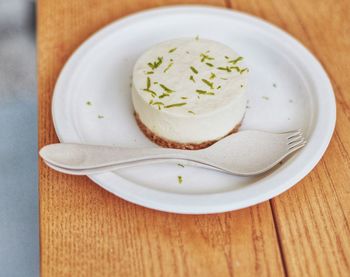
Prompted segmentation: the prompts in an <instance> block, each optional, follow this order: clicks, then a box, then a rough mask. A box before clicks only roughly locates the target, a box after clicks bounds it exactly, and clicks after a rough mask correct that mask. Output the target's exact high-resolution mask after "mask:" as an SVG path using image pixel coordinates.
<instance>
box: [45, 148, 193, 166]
mask: <svg viewBox="0 0 350 277" xmlns="http://www.w3.org/2000/svg"><path fill="white" fill-rule="evenodd" d="M191 152H192V151H187V150H178V149H167V148H123V147H111V146H100V145H86V144H73V143H58V144H50V145H47V146H45V147H43V148H42V149H41V150H40V156H41V157H42V158H43V159H44V160H45V161H47V162H49V163H50V164H52V165H55V166H59V167H63V168H66V169H74V170H81V169H92V168H97V167H103V166H110V165H117V164H122V163H130V162H136V161H142V160H148V159H162V158H166V159H180V160H195V158H194V157H193V156H194V155H192V154H190V153H191ZM196 152H197V151H196Z"/></svg>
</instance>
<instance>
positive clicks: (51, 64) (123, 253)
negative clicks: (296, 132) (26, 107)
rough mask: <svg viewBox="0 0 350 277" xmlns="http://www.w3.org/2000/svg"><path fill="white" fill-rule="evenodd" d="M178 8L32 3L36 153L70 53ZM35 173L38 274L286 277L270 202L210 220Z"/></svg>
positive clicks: (84, 1)
mask: <svg viewBox="0 0 350 277" xmlns="http://www.w3.org/2000/svg"><path fill="white" fill-rule="evenodd" d="M180 2H181V1H161V0H158V1H155V0H153V1H142V0H138V1H136V0H133V1H131V0H130V1H129V0H128V1H127V0H124V1H118V0H114V1H110V0H104V1H101V0H98V1H97V0H75V1H70V0H61V1H54V0H51V1H44V0H41V1H39V5H38V6H39V7H38V62H39V70H38V83H39V84H38V85H39V146H40V147H41V146H43V145H45V144H48V143H53V142H57V137H56V135H55V132H54V129H53V125H52V120H51V96H52V92H53V88H54V84H55V81H56V79H57V76H58V74H59V71H60V70H61V68H62V66H63V64H64V63H65V62H66V60H67V59H68V57H69V55H70V54H71V53H72V52H73V50H74V49H75V48H77V46H78V45H79V44H80V43H82V42H83V41H84V40H85V39H86V38H87V37H88V36H90V35H91V34H92V33H93V32H95V31H96V30H98V29H99V28H101V27H103V26H104V25H105V24H107V23H109V22H111V21H113V20H115V19H117V18H119V17H121V16H124V15H126V14H129V13H131V12H135V11H137V10H141V9H145V8H149V7H154V6H160V5H166V4H175V3H180ZM183 2H187V1H183ZM201 3H207V4H212V5H218V6H224V4H225V3H224V1H220V0H217V1H215V0H212V1H210V0H209V1H202V2H201ZM39 167H40V228H41V233H40V240H41V272H42V276H82V275H83V276H233V275H236V276H242V275H245V276H264V275H265V276H266V275H271V276H282V275H284V272H283V266H282V262H281V256H280V252H279V248H278V243H277V236H276V232H275V227H274V223H273V218H272V213H271V208H270V205H269V202H265V203H263V204H261V205H258V206H255V207H252V208H249V209H244V210H241V211H236V212H231V213H225V214H218V215H210V216H209V215H208V216H185V215H174V214H167V213H162V212H157V211H153V210H149V209H145V208H142V207H139V206H136V205H133V204H130V203H128V202H126V201H123V200H121V199H119V198H118V197H115V196H113V195H111V194H110V193H108V192H106V191H104V190H103V189H101V188H99V187H98V186H97V185H95V184H94V183H92V182H91V181H90V180H89V179H88V178H85V177H74V176H67V175H63V174H59V173H57V172H54V171H52V170H50V169H48V168H47V167H46V166H45V165H44V164H43V163H42V162H41V161H40V165H39Z"/></svg>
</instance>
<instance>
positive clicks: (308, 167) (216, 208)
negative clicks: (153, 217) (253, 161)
mask: <svg viewBox="0 0 350 277" xmlns="http://www.w3.org/2000/svg"><path fill="white" fill-rule="evenodd" d="M164 13H201V14H203V13H206V14H212V15H220V16H226V17H227V16H230V17H233V18H235V17H236V19H240V20H245V21H249V22H250V23H253V24H257V25H262V27H264V28H265V29H266V28H267V29H270V31H271V32H273V33H277V34H279V35H280V36H282V37H284V38H285V39H286V40H287V41H288V44H290V43H292V45H293V44H294V46H296V47H298V48H299V50H300V51H302V52H304V53H303V54H304V55H306V56H308V59H309V62H311V65H310V67H311V66H312V67H313V69H314V70H315V71H316V72H317V74H318V75H320V76H322V79H321V81H322V87H323V89H324V90H326V91H327V93H326V94H325V95H326V97H325V98H326V99H322V100H323V101H322V103H318V108H319V107H320V106H321V110H322V111H324V110H328V111H327V112H328V116H327V117H323V121H325V123H327V124H324V122H323V124H322V125H323V126H322V130H323V131H322V132H320V126H319V125H320V122H319V121H315V127H314V130H313V132H316V131H318V133H319V135H322V136H321V138H322V139H321V140H320V141H319V143H318V145H317V146H318V147H317V149H314V152H313V155H312V156H311V157H309V160H307V161H306V162H304V163H303V164H302V168H300V169H299V171H298V172H295V174H294V175H293V176H289V177H288V176H284V175H285V174H284V175H283V174H281V173H284V172H285V171H288V170H287V169H288V168H285V169H283V170H281V172H279V174H277V177H283V178H282V179H281V178H279V179H280V181H283V185H276V187H274V188H272V189H270V190H268V191H265V192H264V193H257V195H255V196H254V197H250V198H249V199H248V200H247V199H246V200H241V199H239V201H238V202H235V201H233V203H229V204H228V203H226V202H225V203H221V202H220V201H219V200H220V197H222V194H225V195H228V194H230V193H231V194H232V193H235V191H233V192H232V191H230V192H220V193H212V194H210V195H209V196H210V198H211V200H210V201H214V202H213V203H214V204H212V205H205V203H206V202H208V201H204V202H203V200H208V195H205V199H202V198H203V195H196V194H191V195H190V194H180V197H181V199H178V194H175V196H174V193H168V192H164V191H158V190H156V189H151V188H147V187H144V186H141V185H138V184H136V183H134V182H132V181H129V180H127V179H125V178H123V177H121V176H119V175H116V174H114V173H112V172H109V173H103V174H95V175H89V176H88V177H89V178H90V179H92V180H93V181H94V182H95V183H97V184H98V185H99V186H101V187H102V188H104V189H105V190H107V191H109V192H111V193H113V194H114V195H117V196H118V197H120V198H122V199H124V200H127V201H129V202H132V203H134V204H138V205H141V206H144V207H147V208H151V209H155V210H160V211H165V212H171V213H181V214H210V213H218V212H227V211H233V210H238V209H242V208H246V207H249V206H252V205H255V204H258V203H261V202H264V201H266V200H269V199H271V198H273V197H275V196H277V195H279V194H281V193H282V192H284V191H286V190H288V189H289V188H291V187H292V186H294V185H295V184H297V183H298V182H299V181H300V180H301V179H302V178H304V177H305V176H306V175H307V174H308V173H309V172H311V171H312V169H313V168H314V167H315V166H316V165H317V163H318V162H319V161H320V159H321V158H322V156H323V154H324V153H325V151H326V149H327V147H328V145H329V143H330V140H331V138H332V135H333V132H334V128H335V123H336V101H335V95H334V91H333V88H332V85H331V82H330V79H329V77H328V75H327V73H326V71H325V69H324V68H323V67H322V65H321V64H320V62H319V61H318V59H317V58H316V57H315V56H314V55H313V54H312V53H311V52H310V51H309V49H308V48H306V47H305V46H304V45H303V44H301V42H299V40H297V39H296V38H294V37H292V36H291V35H289V34H288V33H287V32H286V31H284V30H282V29H280V28H279V27H277V26H275V25H273V24H271V23H269V22H267V21H265V20H263V19H261V18H258V17H256V16H253V15H250V14H247V13H243V12H238V11H234V10H230V9H227V8H221V7H215V6H206V5H174V6H166V7H158V8H153V9H148V10H143V11H140V12H137V13H134V14H131V15H128V16H125V17H123V18H120V19H117V20H116V21H113V22H112V23H109V24H108V25H106V26H105V27H103V28H102V29H100V30H98V31H97V32H96V33H94V34H92V35H91V36H90V37H89V38H88V39H86V40H85V41H84V42H83V43H82V44H81V45H80V46H79V47H78V48H77V49H76V50H75V51H74V52H73V53H72V55H71V56H70V57H69V58H68V60H67V61H66V63H65V65H64V66H63V68H62V70H61V72H60V74H59V76H58V79H57V81H56V84H55V88H54V92H53V97H52V106H51V109H52V120H53V124H54V128H55V131H56V134H57V136H58V138H59V140H60V141H61V142H64V141H67V140H66V139H64V138H63V137H64V135H63V134H62V133H61V132H60V131H62V130H61V129H62V124H59V123H58V121H57V116H55V115H56V114H57V112H56V109H57V105H58V104H57V103H58V102H59V99H58V97H57V95H58V94H59V91H60V90H61V89H62V87H63V86H64V83H65V81H66V80H67V79H70V80H72V79H74V78H73V77H72V76H70V77H69V78H68V76H67V72H69V70H71V69H73V68H74V66H75V64H76V63H77V62H78V61H79V56H84V54H86V53H87V51H88V50H89V49H90V48H91V47H93V46H94V45H96V43H98V42H99V41H100V39H102V38H103V37H107V36H108V34H109V33H111V31H112V32H113V31H115V30H114V29H118V28H121V27H123V26H124V25H127V24H130V23H133V22H135V21H140V20H141V21H142V20H143V19H144V18H148V17H152V16H157V15H161V14H164ZM68 75H69V74H68ZM326 100H327V101H326ZM61 116H62V114H61ZM63 116H66V115H65V114H64V115H63ZM61 121H62V120H61ZM59 125H60V126H59ZM310 142H311V140H310V141H309V143H310ZM308 146H309V145H307V146H306V147H305V149H306V148H307V147H308ZM309 147H310V146H309ZM295 162H296V161H294V163H295ZM291 164H293V163H291ZM112 175H113V176H118V178H119V179H121V180H123V182H124V183H129V185H130V184H133V186H132V187H131V190H130V187H129V191H128V189H127V190H126V191H125V190H120V189H119V188H118V186H113V185H112V186H111V185H110V184H109V183H108V181H107V180H108V179H109V178H110V177H111V176H112ZM273 177H275V178H274V179H276V174H274V175H272V176H267V177H265V178H263V180H261V181H259V182H267V181H270V179H272V181H274V182H276V181H278V180H274V179H273ZM284 177H286V179H284ZM119 187H122V186H120V185H119ZM136 189H137V190H140V191H135V190H136ZM144 193H148V194H149V193H152V194H155V195H154V196H156V197H155V198H154V199H158V200H159V198H160V199H163V201H162V202H159V201H155V200H154V199H145V198H144V197H140V195H144ZM231 196H232V195H231ZM164 199H166V200H168V201H167V203H164V202H165V201H164ZM233 199H234V197H233ZM179 200H181V201H179ZM198 201H199V202H200V203H201V204H199V203H198ZM177 202H178V204H176V203H177ZM179 203H181V204H182V205H179ZM183 204H186V205H185V206H183ZM206 204H207V203H206Z"/></svg>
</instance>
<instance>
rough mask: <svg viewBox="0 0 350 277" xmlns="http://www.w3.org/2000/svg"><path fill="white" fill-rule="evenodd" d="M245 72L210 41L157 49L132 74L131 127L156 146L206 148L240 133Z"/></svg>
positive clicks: (184, 40)
mask: <svg viewBox="0 0 350 277" xmlns="http://www.w3.org/2000/svg"><path fill="white" fill-rule="evenodd" d="M248 72H249V70H248V68H247V67H246V66H245V64H244V58H243V57H242V56H240V55H238V54H237V53H236V52H235V51H234V50H232V49H231V48H230V47H228V46H226V45H224V44H222V43H219V42H216V41H213V40H208V39H200V38H198V37H196V38H181V39H174V40H170V41H165V42H162V43H160V44H157V45H155V46H153V47H151V48H150V49H148V50H147V51H146V52H144V53H143V54H142V55H141V56H140V57H139V58H138V60H137V61H136V63H135V66H134V69H133V75H132V76H133V77H132V92H131V94H132V102H133V106H134V110H135V118H136V122H137V124H138V126H139V127H140V129H141V130H142V132H143V133H144V134H145V135H146V136H147V137H148V138H149V139H150V140H152V141H153V142H155V143H157V144H158V145H160V146H163V147H169V148H178V149H191V150H196V149H201V148H205V147H208V146H210V145H211V144H213V143H215V142H216V141H218V140H220V139H221V138H223V137H225V136H227V135H229V134H231V133H233V132H236V131H237V130H238V128H239V127H240V124H241V122H242V120H243V117H244V114H245V110H246V99H247V97H246V88H247V75H248Z"/></svg>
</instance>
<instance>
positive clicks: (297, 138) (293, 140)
mask: <svg viewBox="0 0 350 277" xmlns="http://www.w3.org/2000/svg"><path fill="white" fill-rule="evenodd" d="M302 139H303V136H302V134H299V135H297V136H293V137H291V138H288V145H290V144H292V143H293V142H297V141H300V140H302Z"/></svg>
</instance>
